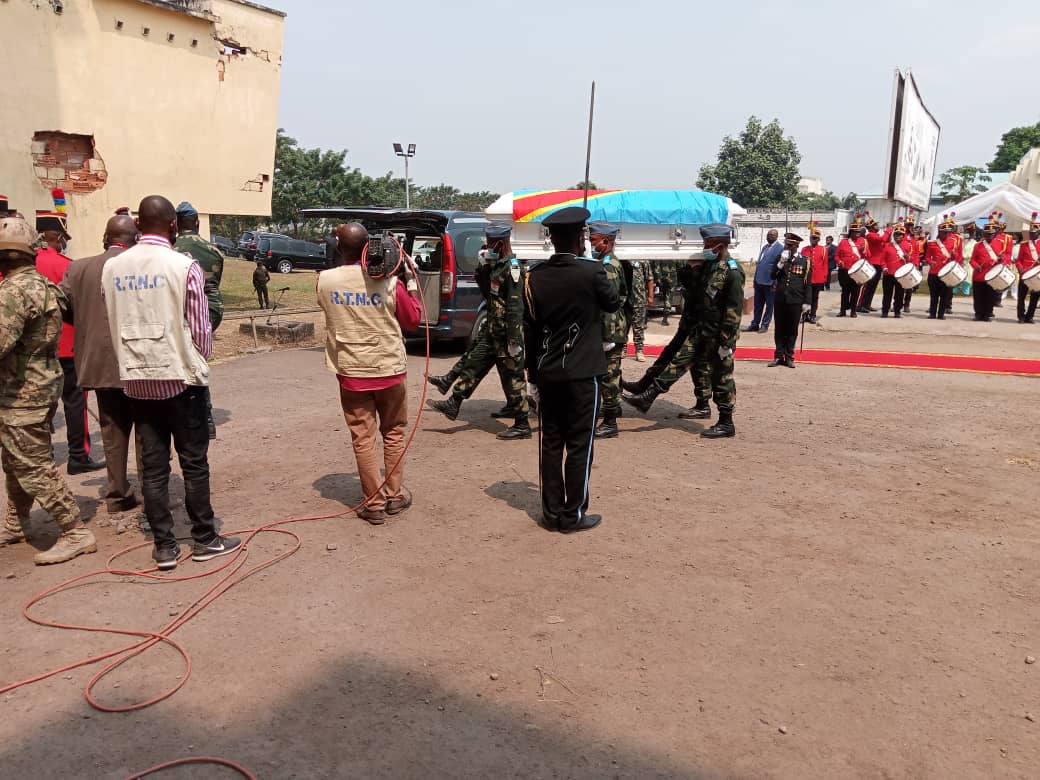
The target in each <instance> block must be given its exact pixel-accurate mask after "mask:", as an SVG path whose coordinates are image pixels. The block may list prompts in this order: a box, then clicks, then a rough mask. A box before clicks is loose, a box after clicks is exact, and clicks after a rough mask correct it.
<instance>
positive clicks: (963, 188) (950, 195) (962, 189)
mask: <svg viewBox="0 0 1040 780" xmlns="http://www.w3.org/2000/svg"><path fill="white" fill-rule="evenodd" d="M991 181H993V178H992V177H991V176H987V175H986V169H985V168H979V167H977V166H975V165H961V166H959V167H957V168H950V170H948V171H946V172H945V173H944V174H942V175H941V176H940V177H939V180H938V181H937V182H936V186H937V187H938V188H939V194H940V195H942V199H943V202H944V203H958V202H960V201H962V200H964V199H965V198H970V197H971V196H972V195H974V194H975V193H977V192H985V191H986V190H987V189H988V187H986V184H987V183H988V182H991Z"/></svg>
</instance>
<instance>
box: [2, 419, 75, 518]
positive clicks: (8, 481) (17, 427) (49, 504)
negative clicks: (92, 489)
mask: <svg viewBox="0 0 1040 780" xmlns="http://www.w3.org/2000/svg"><path fill="white" fill-rule="evenodd" d="M55 409H56V406H52V407H50V409H49V410H40V411H41V414H40V415H39V416H40V417H42V418H43V419H41V420H39V421H37V422H31V423H23V422H22V421H21V420H19V419H18V418H17V417H15V416H14V415H13V414H11V410H9V409H4V410H0V464H2V465H3V469H4V480H5V486H6V488H7V515H6V516H5V517H4V524H5V525H6V526H7V527H8V528H10V529H11V530H12V531H13V530H16V529H21V527H22V523H23V522H24V521H26V520H28V519H29V512H31V511H32V506H33V500H36V501H38V502H39V503H40V506H42V507H43V508H44V509H45V510H46V511H47V512H48V513H49V514H50V515H51V517H53V518H54V519H55V521H57V523H58V525H59V526H61V528H62V530H67V529H69V528H74V527H75V526H76V525H77V524H78V523H79V519H80V514H79V505H78V504H77V503H76V499H75V498H74V497H73V495H72V492H71V491H70V490H69V486H68V485H67V484H65V479H64V477H62V475H61V474H60V473H59V472H58V468H57V466H55V465H54V456H53V454H52V452H51V420H52V419H53V418H54V411H55ZM12 418H13V419H12Z"/></svg>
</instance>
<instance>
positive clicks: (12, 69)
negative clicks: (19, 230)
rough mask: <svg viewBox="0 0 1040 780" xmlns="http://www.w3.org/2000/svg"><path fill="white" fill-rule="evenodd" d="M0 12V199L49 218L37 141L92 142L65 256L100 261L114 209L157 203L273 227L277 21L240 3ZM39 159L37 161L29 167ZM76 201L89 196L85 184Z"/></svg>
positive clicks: (83, 5) (10, 3)
mask: <svg viewBox="0 0 1040 780" xmlns="http://www.w3.org/2000/svg"><path fill="white" fill-rule="evenodd" d="M62 5H63V10H62V13H61V14H58V13H55V9H54V7H53V4H52V3H51V2H49V1H48V0H43V1H42V2H40V1H38V0H4V1H3V2H0V73H4V74H5V80H4V84H3V86H0V91H2V92H0V94H2V98H0V102H2V104H3V106H4V110H3V117H2V119H0V193H3V194H5V195H7V196H8V197H9V199H10V202H11V203H12V204H13V205H14V206H15V207H17V208H18V209H19V210H20V211H21V212H22V213H23V214H25V215H26V216H27V217H31V216H32V213H33V211H34V210H35V209H50V208H52V199H51V193H50V187H49V186H48V184H47V182H49V181H52V180H53V177H54V175H56V174H61V173H63V171H58V170H54V169H53V166H52V167H51V168H48V165H49V164H51V163H53V160H52V161H51V163H47V164H44V165H41V164H40V161H41V159H44V161H45V162H46V158H41V157H40V154H41V153H42V151H43V148H44V146H45V145H44V144H42V143H37V144H35V146H34V144H33V136H34V134H36V133H38V132H41V131H43V132H45V131H60V132H63V133H72V134H82V135H86V136H92V137H93V141H94V148H95V152H94V154H93V159H91V160H88V161H86V162H84V168H85V170H86V169H89V172H90V174H91V175H90V177H89V178H90V179H91V180H92V181H93V184H92V185H89V186H97V183H98V179H99V178H100V179H103V184H102V186H101V187H100V189H95V190H94V191H87V189H82V190H80V191H77V190H76V188H75V186H69V185H70V184H74V182H75V181H76V180H82V179H85V178H87V177H84V176H82V175H80V174H79V173H75V174H70V176H71V177H72V178H69V179H67V180H66V181H65V182H64V184H63V187H64V189H65V193H66V199H67V201H68V213H69V232H70V233H72V235H73V244H72V245H71V246H70V249H69V252H70V254H71V255H72V256H74V257H77V256H84V255H87V254H91V253H93V252H96V251H100V249H101V235H102V233H103V231H104V224H105V222H106V221H107V219H108V217H109V216H111V215H112V213H113V212H114V211H115V209H116V208H118V207H120V206H130V207H131V208H132V209H136V207H137V204H138V203H139V202H140V200H141V198H142V197H144V196H145V195H149V194H161V195H165V196H166V197H167V198H169V199H170V200H172V201H173V202H174V204H176V203H178V202H180V201H182V200H189V201H191V202H192V204H193V205H194V206H195V207H196V208H197V209H198V210H199V212H200V214H203V215H204V217H203V222H204V225H203V229H204V231H205V230H206V228H208V216H205V215H209V214H242V215H257V216H266V215H269V214H270V213H271V182H272V179H273V175H274V147H275V132H276V130H277V116H278V93H279V87H280V80H281V58H282V34H283V26H284V21H285V20H284V14H282V13H281V12H278V11H273V10H270V9H266V8H264V7H263V6H259V5H257V4H254V3H249V2H244V1H242V0H181V1H180V2H178V1H176V0H174V1H170V2H166V1H164V0H67V1H66V2H64V3H63V4H62ZM34 152H36V157H34ZM80 187H83V188H87V187H88V185H87V184H86V183H84V182H81V184H80Z"/></svg>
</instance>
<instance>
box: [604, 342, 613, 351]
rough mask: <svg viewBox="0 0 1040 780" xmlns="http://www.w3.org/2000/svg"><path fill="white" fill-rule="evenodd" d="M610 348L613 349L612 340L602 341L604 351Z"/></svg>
mask: <svg viewBox="0 0 1040 780" xmlns="http://www.w3.org/2000/svg"><path fill="white" fill-rule="evenodd" d="M612 349H614V342H613V341H604V342H603V351H604V352H610V350H612Z"/></svg>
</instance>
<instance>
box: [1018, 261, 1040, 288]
mask: <svg viewBox="0 0 1040 780" xmlns="http://www.w3.org/2000/svg"><path fill="white" fill-rule="evenodd" d="M1022 284H1024V285H1025V286H1026V287H1028V288H1029V291H1030V292H1040V265H1038V266H1036V267H1035V268H1030V269H1029V270H1028V271H1026V272H1025V273H1024V274H1022Z"/></svg>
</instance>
